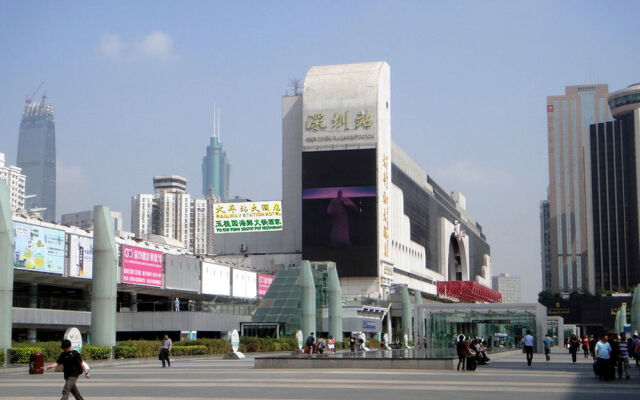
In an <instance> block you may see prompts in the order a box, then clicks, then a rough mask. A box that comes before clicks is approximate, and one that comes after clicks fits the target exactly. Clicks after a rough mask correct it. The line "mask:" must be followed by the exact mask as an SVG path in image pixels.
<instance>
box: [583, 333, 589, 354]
mask: <svg viewBox="0 0 640 400" xmlns="http://www.w3.org/2000/svg"><path fill="white" fill-rule="evenodd" d="M582 351H583V353H584V358H589V338H588V337H587V335H585V336H584V337H583V338H582Z"/></svg>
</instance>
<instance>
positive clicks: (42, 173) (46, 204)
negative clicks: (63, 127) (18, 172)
mask: <svg viewBox="0 0 640 400" xmlns="http://www.w3.org/2000/svg"><path fill="white" fill-rule="evenodd" d="M45 99H46V96H42V101H41V102H40V103H35V102H31V100H30V99H28V100H27V103H26V105H25V107H24V113H23V114H22V122H21V123H20V136H19V138H18V158H17V162H16V164H17V165H18V167H20V168H22V173H23V174H25V175H26V176H27V182H26V193H29V194H30V195H31V194H33V195H35V196H34V197H33V198H30V199H28V201H27V204H26V208H27V209H29V210H33V209H41V210H40V214H41V215H42V216H43V218H44V219H45V220H46V221H55V219H56V128H55V122H54V119H53V106H52V105H51V104H46V103H45Z"/></svg>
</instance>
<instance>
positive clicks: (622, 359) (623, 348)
mask: <svg viewBox="0 0 640 400" xmlns="http://www.w3.org/2000/svg"><path fill="white" fill-rule="evenodd" d="M618 347H619V348H620V352H619V354H618V379H622V370H623V369H624V374H625V379H629V343H628V342H627V334H626V333H624V332H621V333H620V343H618Z"/></svg>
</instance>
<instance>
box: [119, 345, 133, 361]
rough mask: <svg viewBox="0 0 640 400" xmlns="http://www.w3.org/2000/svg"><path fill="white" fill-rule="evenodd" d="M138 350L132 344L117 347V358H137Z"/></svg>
mask: <svg viewBox="0 0 640 400" xmlns="http://www.w3.org/2000/svg"><path fill="white" fill-rule="evenodd" d="M137 352H138V349H137V347H136V346H135V345H132V344H118V345H116V358H136V354H137Z"/></svg>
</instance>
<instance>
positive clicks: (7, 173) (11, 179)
mask: <svg viewBox="0 0 640 400" xmlns="http://www.w3.org/2000/svg"><path fill="white" fill-rule="evenodd" d="M0 181H4V182H5V183H6V184H7V188H8V189H9V200H10V202H11V211H12V212H16V211H21V210H24V208H25V203H24V202H25V187H26V185H27V183H26V182H27V177H26V175H24V174H23V173H22V171H21V169H20V168H18V167H16V166H14V165H6V166H5V162H4V153H0Z"/></svg>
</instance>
